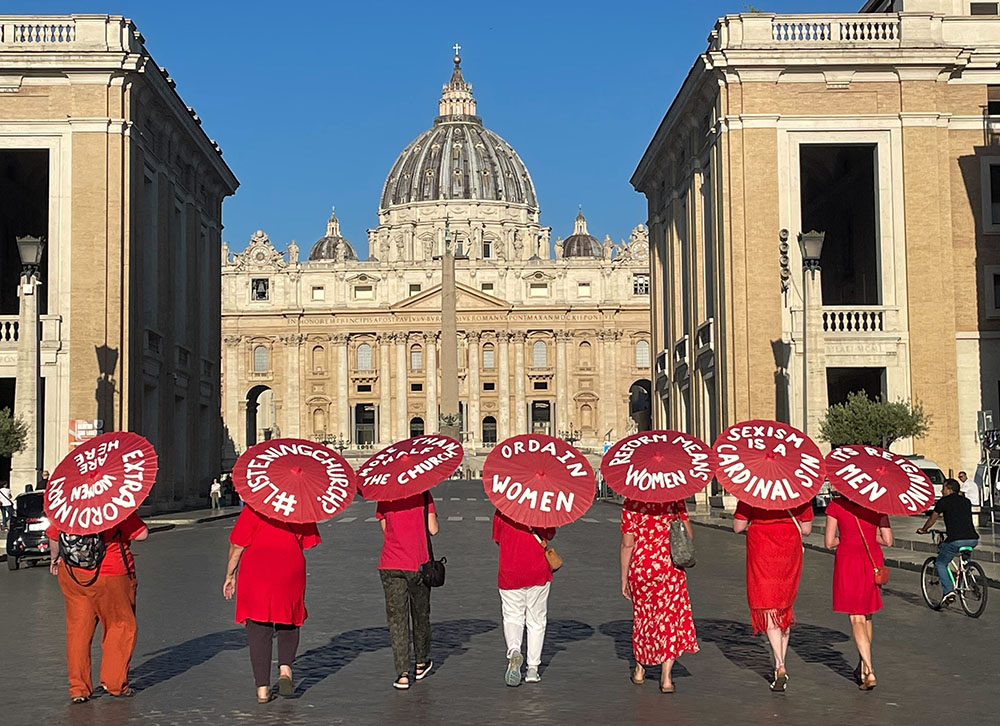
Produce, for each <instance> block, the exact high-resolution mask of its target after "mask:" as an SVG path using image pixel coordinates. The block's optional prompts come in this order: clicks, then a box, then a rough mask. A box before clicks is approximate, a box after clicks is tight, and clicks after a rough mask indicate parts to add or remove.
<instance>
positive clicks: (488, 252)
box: [483, 239, 493, 260]
mask: <svg viewBox="0 0 1000 726" xmlns="http://www.w3.org/2000/svg"><path fill="white" fill-rule="evenodd" d="M491 257H493V242H491V241H490V240H488V239H484V240H483V259H484V260H488V259H490V258H491Z"/></svg>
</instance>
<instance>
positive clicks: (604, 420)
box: [597, 330, 615, 438]
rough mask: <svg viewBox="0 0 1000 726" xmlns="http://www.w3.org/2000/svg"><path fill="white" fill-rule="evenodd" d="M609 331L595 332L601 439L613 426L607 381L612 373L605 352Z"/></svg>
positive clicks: (612, 408)
mask: <svg viewBox="0 0 1000 726" xmlns="http://www.w3.org/2000/svg"><path fill="white" fill-rule="evenodd" d="M610 332H611V331H609V330H598V331H597V380H598V381H599V384H598V388H597V390H598V395H599V396H600V397H601V400H600V405H599V406H598V414H597V427H598V428H599V429H600V431H598V435H599V436H601V437H602V438H603V437H604V435H605V434H607V432H608V429H612V428H614V426H615V420H614V410H615V407H614V401H613V399H612V397H611V387H610V384H609V383H608V380H609V379H610V378H611V377H612V371H609V370H608V363H607V354H606V351H607V349H608V348H609V347H610V344H609V343H608V335H609V333H610Z"/></svg>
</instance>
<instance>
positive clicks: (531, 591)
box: [500, 582, 552, 668]
mask: <svg viewBox="0 0 1000 726" xmlns="http://www.w3.org/2000/svg"><path fill="white" fill-rule="evenodd" d="M551 584H552V583H551V582H546V583H545V584H544V585H535V586H534V587H522V588H520V589H519V590H501V591H500V609H501V612H502V613H503V637H504V639H505V640H506V641H507V653H508V654H509V653H511V652H513V651H515V650H517V651H520V650H521V641H522V639H523V638H524V628H525V626H527V628H528V656H527V658H526V661H525V662H526V663H527V664H528V666H529V667H531V666H534V667H536V668H537V667H538V666H539V665H540V664H541V662H542V644H543V643H544V642H545V622H546V615H547V614H548V610H549V585H551Z"/></svg>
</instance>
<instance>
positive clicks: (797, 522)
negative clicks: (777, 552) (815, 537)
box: [785, 509, 806, 537]
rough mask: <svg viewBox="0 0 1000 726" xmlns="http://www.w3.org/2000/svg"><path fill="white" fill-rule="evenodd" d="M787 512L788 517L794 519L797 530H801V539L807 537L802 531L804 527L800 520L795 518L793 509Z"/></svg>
mask: <svg viewBox="0 0 1000 726" xmlns="http://www.w3.org/2000/svg"><path fill="white" fill-rule="evenodd" d="M785 511H786V512H788V516H789V517H791V518H792V521H793V522H795V528H796V529H798V530H799V536H800V537H805V536H806V535H805V533H804V532H803V531H802V525H801V524H800V523H799V520H798V519H797V518H796V517H795V515H794V514H792V510H791V509H786V510H785Z"/></svg>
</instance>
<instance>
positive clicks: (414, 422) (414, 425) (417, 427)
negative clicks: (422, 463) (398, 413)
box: [410, 416, 424, 438]
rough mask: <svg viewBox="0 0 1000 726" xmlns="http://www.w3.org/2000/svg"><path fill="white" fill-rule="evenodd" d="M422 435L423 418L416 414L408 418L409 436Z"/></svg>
mask: <svg viewBox="0 0 1000 726" xmlns="http://www.w3.org/2000/svg"><path fill="white" fill-rule="evenodd" d="M423 435H424V420H423V419H422V418H420V417H419V416H417V417H416V418H411V419H410V437H411V438H412V437H414V436H423Z"/></svg>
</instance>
